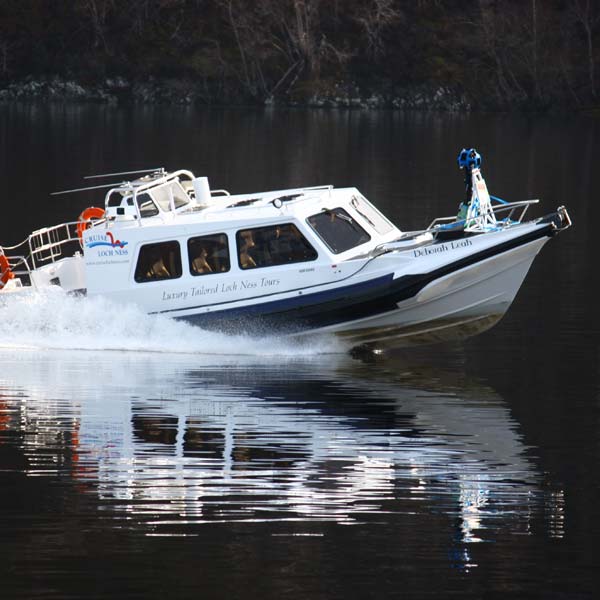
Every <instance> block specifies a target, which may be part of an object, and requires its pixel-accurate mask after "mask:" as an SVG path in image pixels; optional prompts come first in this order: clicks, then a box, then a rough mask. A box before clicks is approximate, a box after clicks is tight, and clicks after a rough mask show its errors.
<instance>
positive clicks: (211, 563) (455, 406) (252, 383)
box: [0, 105, 600, 599]
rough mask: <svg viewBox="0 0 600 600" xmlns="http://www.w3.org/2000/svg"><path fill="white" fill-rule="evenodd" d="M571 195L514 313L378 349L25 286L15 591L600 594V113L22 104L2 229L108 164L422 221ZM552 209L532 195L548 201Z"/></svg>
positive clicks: (16, 323)
mask: <svg viewBox="0 0 600 600" xmlns="http://www.w3.org/2000/svg"><path fill="white" fill-rule="evenodd" d="M471 145H474V146H476V147H477V148H478V149H479V150H480V152H481V153H482V155H483V157H484V163H483V171H484V175H485V176H486V179H487V182H488V186H489V188H490V190H491V192H492V193H493V194H495V195H497V196H500V197H502V198H505V199H508V200H519V199H525V198H537V197H539V198H541V199H542V203H541V205H540V206H538V207H535V208H534V209H533V210H532V211H531V213H530V214H531V215H534V214H536V215H541V214H544V213H547V212H551V211H553V210H554V209H555V208H556V207H557V206H558V205H560V204H565V205H567V207H568V209H569V211H570V213H571V216H572V218H573V220H574V222H575V225H574V227H573V228H572V229H570V230H568V231H567V232H565V233H564V234H562V235H560V236H559V237H558V238H556V239H554V240H551V241H550V242H549V244H548V245H547V246H546V247H545V248H544V249H543V250H542V252H541V254H540V255H539V257H538V258H537V259H536V262H535V263H534V265H533V267H532V269H531V271H530V273H529V276H528V278H527V279H526V281H525V284H524V286H523V288H522V290H521V291H520V293H519V295H518V296H517V299H516V301H515V303H514V305H513V306H512V308H511V310H510V311H509V313H508V314H507V316H506V317H505V318H504V319H503V320H502V321H501V322H500V323H499V324H498V325H497V326H496V327H494V328H493V329H492V330H490V331H489V332H486V333H485V334H482V335H480V336H478V337H476V338H473V339H470V340H468V341H466V342H462V343H454V344H444V345H438V346H430V347H424V348H420V349H413V350H397V351H394V352H390V353H388V354H386V355H383V356H377V357H371V358H364V357H363V358H353V357H351V356H350V355H349V354H348V353H347V352H346V348H344V347H343V346H341V345H340V344H339V343H338V342H336V341H335V340H333V339H319V340H313V341H308V342H305V343H303V344H302V345H299V344H298V343H292V342H286V341H282V340H253V339H248V338H242V337H228V336H225V335H221V334H216V333H207V332H203V331H201V330H199V329H194V328H192V327H190V326H187V325H184V324H181V323H173V322H171V321H168V320H166V319H157V318H150V317H147V316H145V315H143V314H141V313H140V312H138V311H137V310H136V309H135V308H134V307H121V306H116V305H111V304H110V303H107V302H103V301H100V300H98V301H87V300H85V299H84V300H78V299H74V298H65V297H64V296H63V295H62V294H60V293H58V292H57V293H54V294H47V295H45V296H44V297H42V298H34V297H32V298H28V299H25V300H23V301H21V302H20V303H19V304H17V305H15V304H14V303H7V302H4V301H3V302H0V365H1V366H0V558H1V567H0V586H1V587H0V597H2V598H7V599H10V598H82V597H92V598H155V597H156V598H158V597H161V598H162V597H172V598H184V597H185V598H188V597H190V598H191V597H194V598H387V597H415V598H417V597H435V598H444V597H458V598H481V597H485V598H488V597H514V598H525V597H539V598H593V597H598V596H597V593H598V592H599V590H598V587H599V581H600V575H599V574H598V573H599V572H600V571H599V567H600V559H599V558H598V556H599V552H598V540H599V539H600V526H599V514H600V511H599V508H598V506H599V500H600V485H599V476H598V465H599V464H600V418H599V417H600V395H599V391H600V390H599V372H600V371H599V368H600V365H599V360H600V352H599V350H600V344H599V340H600V331H599V329H600V327H599V320H600V317H599V315H598V301H597V296H596V294H595V292H596V289H597V288H598V275H597V273H598V259H599V258H600V252H599V250H598V241H597V239H596V236H595V235H594V234H593V233H592V231H593V228H594V226H595V223H596V222H597V220H598V219H599V218H600V214H599V209H598V199H597V198H596V195H597V194H596V191H595V187H596V185H595V181H594V176H595V175H596V172H595V170H594V166H595V165H599V164H600V120H597V119H594V118H591V117H589V118H588V117H581V118H577V119H576V118H573V119H571V120H564V119H553V118H541V117H537V118H530V117H508V116H452V115H422V114H401V113H394V112H384V111H381V112H362V111H360V112H359V111H356V112H353V111H276V112H268V111H249V110H241V109H240V110H227V111H221V110H219V111H217V110H214V111H203V112H202V111H194V110H187V109H168V108H161V109H156V108H137V109H135V110H132V109H121V108H111V107H97V106H91V105H90V106H62V105H56V106H37V105H19V106H16V105H14V106H10V105H4V106H0V159H1V161H0V164H1V165H2V176H3V191H2V199H1V203H2V211H1V213H0V215H1V216H0V244H4V245H10V244H14V243H16V242H18V241H20V240H21V239H23V238H24V237H25V236H26V235H27V234H28V233H29V232H30V231H31V230H33V229H35V228H38V227H42V226H44V225H51V224H54V223H57V222H60V221H63V220H74V219H76V218H77V216H78V214H79V213H80V212H81V210H82V209H83V208H85V207H86V206H88V205H90V204H96V205H99V204H100V205H101V202H102V194H101V193H100V194H92V193H86V194H83V195H75V196H52V197H50V196H49V195H48V194H49V192H51V191H55V190H58V189H67V188H73V187H79V186H80V185H81V184H82V180H81V177H82V176H83V175H89V174H94V173H101V172H113V171H123V170H127V169H141V168H145V167H159V166H164V167H165V168H167V169H174V168H189V169H191V170H193V171H194V172H195V173H196V174H198V175H207V176H208V177H209V179H210V181H211V184H212V186H213V187H215V188H223V187H224V188H227V189H229V190H230V191H231V192H244V191H260V190H264V189H268V188H269V189H278V188H284V187H291V186H298V185H319V184H329V183H332V184H335V185H337V186H343V185H356V186H357V187H358V188H359V189H360V190H361V191H362V192H363V193H364V194H365V195H366V196H367V197H368V198H370V199H371V200H372V201H374V202H375V203H376V204H377V205H378V206H379V207H380V208H382V209H383V210H384V212H386V214H388V215H389V216H391V217H392V218H393V220H394V221H395V222H396V223H397V224H398V225H399V226H400V227H401V228H402V229H407V230H409V229H416V228H421V227H424V226H426V225H427V224H428V223H429V222H430V221H431V220H432V219H433V217H435V216H440V215H447V214H452V213H453V212H455V210H456V206H457V204H458V201H459V200H460V199H461V197H462V174H461V172H460V171H459V170H458V168H457V167H456V162H455V160H456V155H457V153H458V150H460V148H462V147H463V146H471ZM534 211H535V212H534Z"/></svg>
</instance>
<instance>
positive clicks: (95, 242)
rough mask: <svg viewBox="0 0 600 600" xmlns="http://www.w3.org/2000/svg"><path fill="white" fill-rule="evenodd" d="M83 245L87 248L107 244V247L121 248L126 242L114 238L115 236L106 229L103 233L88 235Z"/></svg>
mask: <svg viewBox="0 0 600 600" xmlns="http://www.w3.org/2000/svg"><path fill="white" fill-rule="evenodd" d="M106 238H108V239H106ZM85 245H86V247H87V248H95V247H96V246H108V247H109V248H123V247H125V246H127V242H122V241H121V240H115V236H114V235H113V234H112V233H111V232H110V231H107V232H106V233H105V234H101V235H92V236H90V237H89V238H88V239H87V240H86V242H85Z"/></svg>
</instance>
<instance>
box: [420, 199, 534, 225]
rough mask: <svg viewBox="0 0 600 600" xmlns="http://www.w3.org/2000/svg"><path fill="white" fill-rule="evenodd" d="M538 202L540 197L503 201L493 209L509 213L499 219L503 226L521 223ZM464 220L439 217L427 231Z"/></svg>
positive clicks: (496, 212) (496, 213) (499, 223)
mask: <svg viewBox="0 0 600 600" xmlns="http://www.w3.org/2000/svg"><path fill="white" fill-rule="evenodd" d="M538 202H539V199H535V200H520V201H519V202H503V203H502V204H494V205H493V206H492V210H493V212H494V214H495V215H499V214H501V213H506V212H507V213H508V214H507V215H504V216H503V218H502V219H500V220H498V226H499V227H502V224H503V223H515V222H516V223H520V222H521V221H522V220H523V218H524V217H525V213H526V212H527V209H528V208H529V207H530V206H531V205H532V204H537V203H538ZM519 211H520V212H519ZM517 213H519V214H518V216H517V217H516V218H513V217H514V216H515V214H517ZM464 222H465V219H462V220H461V219H457V218H456V216H454V217H438V218H436V219H434V220H433V221H432V222H431V223H430V224H429V227H427V229H426V231H430V230H431V229H435V228H436V227H438V226H439V225H442V224H444V223H453V224H461V223H464Z"/></svg>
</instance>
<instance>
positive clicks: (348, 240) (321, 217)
mask: <svg viewBox="0 0 600 600" xmlns="http://www.w3.org/2000/svg"><path fill="white" fill-rule="evenodd" d="M307 221H308V223H309V225H310V226H311V227H312V228H313V229H314V230H315V231H316V232H317V234H318V235H319V237H320V238H321V239H322V240H323V241H324V242H325V244H327V247H328V248H329V249H330V250H331V251H332V252H333V253H334V254H341V253H342V252H345V251H346V250H350V249H351V248H355V247H356V246H360V245H361V244H365V243H366V242H368V241H369V240H370V239H371V236H370V235H369V234H368V233H367V232H366V231H365V230H364V229H363V228H362V227H361V226H360V225H359V224H358V223H357V222H356V220H355V219H353V218H352V217H351V216H350V215H349V214H348V213H347V212H346V211H345V210H344V209H343V208H334V209H333V210H324V211H323V212H320V213H318V214H316V215H313V216H312V217H308V219H307Z"/></svg>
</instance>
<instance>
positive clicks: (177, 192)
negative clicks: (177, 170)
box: [149, 181, 190, 212]
mask: <svg viewBox="0 0 600 600" xmlns="http://www.w3.org/2000/svg"><path fill="white" fill-rule="evenodd" d="M149 192H150V193H151V194H152V196H153V198H154V199H155V200H156V203H157V204H158V205H159V206H160V208H161V210H162V211H164V212H169V211H170V210H171V192H172V193H173V200H174V202H175V208H176V209H177V208H181V207H182V206H185V205H186V204H188V203H189V201H190V199H189V198H188V195H187V194H186V193H185V192H184V191H183V188H182V187H181V185H180V184H179V183H177V182H176V181H173V182H171V183H170V184H168V185H163V186H161V187H157V188H153V189H152V190H149Z"/></svg>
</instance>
